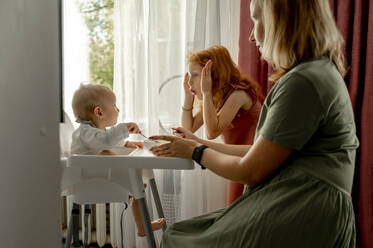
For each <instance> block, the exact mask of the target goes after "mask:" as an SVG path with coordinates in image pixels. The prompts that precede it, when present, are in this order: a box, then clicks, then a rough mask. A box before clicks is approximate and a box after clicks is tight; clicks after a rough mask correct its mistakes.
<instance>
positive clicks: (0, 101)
mask: <svg viewBox="0 0 373 248" xmlns="http://www.w3.org/2000/svg"><path fill="white" fill-rule="evenodd" d="M58 63H59V60H58V1H57V0H32V1H30V0H1V1H0V247H7V248H9V247H17V248H19V247H28V248H33V247H35V248H36V247H38V248H39V247H60V246H61V245H60V240H61V238H60V233H59V227H60V226H59V181H60V171H59V169H58V161H59V145H58V122H59V105H58V104H59V97H58V95H59V93H58V88H59V86H58V82H59V66H58Z"/></svg>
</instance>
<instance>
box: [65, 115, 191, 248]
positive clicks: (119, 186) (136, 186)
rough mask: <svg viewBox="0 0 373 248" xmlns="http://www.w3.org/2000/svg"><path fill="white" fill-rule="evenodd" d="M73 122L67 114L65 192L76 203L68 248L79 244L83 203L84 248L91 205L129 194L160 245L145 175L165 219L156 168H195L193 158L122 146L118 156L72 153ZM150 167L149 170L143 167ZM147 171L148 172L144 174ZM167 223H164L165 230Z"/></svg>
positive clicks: (147, 230)
mask: <svg viewBox="0 0 373 248" xmlns="http://www.w3.org/2000/svg"><path fill="white" fill-rule="evenodd" d="M73 131H74V128H73V125H72V123H71V121H70V119H69V117H68V116H67V114H66V113H64V123H62V124H60V145H61V165H62V167H63V170H62V179H61V191H62V195H66V196H69V197H70V198H71V199H72V202H73V209H72V214H71V215H70V218H69V224H68V231H67V235H66V242H65V248H68V247H70V244H71V236H73V239H74V241H73V246H74V247H80V245H79V230H78V224H79V205H80V204H85V211H84V212H85V215H84V227H85V228H84V230H85V232H84V238H83V244H84V247H87V240H88V234H87V231H88V230H87V223H88V216H89V214H90V208H89V204H96V203H112V202H121V203H123V202H125V203H127V202H128V195H129V193H131V195H132V196H133V197H134V198H135V199H137V200H138V202H139V206H140V211H141V215H142V217H143V218H142V219H143V223H144V228H145V234H146V238H147V241H148V244H149V247H156V244H155V239H154V234H153V231H152V228H151V222H150V217H149V212H148V209H147V204H146V201H145V192H144V183H143V174H144V176H147V177H148V178H149V184H150V187H151V190H152V195H153V197H154V202H155V205H156V209H157V212H158V215H159V217H160V218H164V214H163V210H162V206H161V201H160V199H159V194H158V190H157V186H156V183H155V180H154V174H153V170H152V169H189V170H190V169H194V165H193V162H192V160H189V159H182V158H160V157H155V156H131V155H130V153H131V152H132V151H133V150H134V149H130V148H125V147H123V148H120V149H119V148H118V149H113V150H112V151H113V152H115V153H116V154H118V155H115V156H105V155H71V154H70V153H69V151H70V145H71V139H72V137H71V135H72V132H73ZM143 169H146V170H143ZM143 171H144V173H143ZM165 229H166V224H164V225H163V231H164V230H165Z"/></svg>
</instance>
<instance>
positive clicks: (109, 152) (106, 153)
mask: <svg viewBox="0 0 373 248" xmlns="http://www.w3.org/2000/svg"><path fill="white" fill-rule="evenodd" d="M99 154H100V155H112V156H113V155H117V154H116V153H115V152H112V151H110V150H103V151H101V152H100V153H99Z"/></svg>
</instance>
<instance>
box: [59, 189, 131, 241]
mask: <svg viewBox="0 0 373 248" xmlns="http://www.w3.org/2000/svg"><path fill="white" fill-rule="evenodd" d="M123 206H124V204H123ZM80 207H81V208H80V219H79V239H80V240H82V237H83V236H82V235H83V234H84V225H83V223H84V214H83V213H84V205H81V206H80ZM114 208H115V205H114V203H110V204H94V205H91V215H90V217H89V219H88V243H89V244H91V243H97V244H98V245H99V246H100V247H103V246H104V245H105V244H110V245H111V246H112V247H114V248H115V247H118V245H119V244H118V238H119V237H117V236H116V233H118V232H116V231H115V228H114V227H115V226H118V225H119V224H120V218H118V214H117V211H116V210H117V209H114ZM71 209H72V201H71V200H70V199H69V197H66V196H63V197H62V199H61V220H62V221H61V223H62V235H63V239H65V238H66V233H67V227H68V220H69V218H70V215H71ZM126 212H127V211H126Z"/></svg>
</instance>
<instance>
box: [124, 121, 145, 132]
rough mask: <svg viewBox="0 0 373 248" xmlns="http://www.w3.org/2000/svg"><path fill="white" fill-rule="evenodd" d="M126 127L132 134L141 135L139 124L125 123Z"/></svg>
mask: <svg viewBox="0 0 373 248" xmlns="http://www.w3.org/2000/svg"><path fill="white" fill-rule="evenodd" d="M124 125H126V127H127V128H128V131H130V133H141V132H140V128H139V126H137V124H136V123H134V122H127V123H124Z"/></svg>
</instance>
